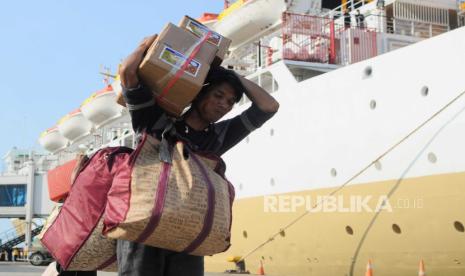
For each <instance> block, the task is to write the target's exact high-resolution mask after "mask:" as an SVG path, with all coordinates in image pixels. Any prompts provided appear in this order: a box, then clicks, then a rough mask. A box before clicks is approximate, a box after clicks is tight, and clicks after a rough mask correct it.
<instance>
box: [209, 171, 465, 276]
mask: <svg viewBox="0 0 465 276" xmlns="http://www.w3.org/2000/svg"><path fill="white" fill-rule="evenodd" d="M464 183H465V173H453V174H444V175H432V176H425V177H417V178H410V179H404V180H401V181H399V180H392V181H383V182H377V183H366V184H358V185H352V186H348V187H346V188H344V189H343V190H341V191H340V192H338V193H337V194H336V195H342V196H343V197H344V199H347V198H348V197H350V196H351V195H357V196H362V197H363V196H371V197H372V198H373V199H375V198H382V197H383V196H385V195H389V194H390V192H393V193H392V195H391V196H390V197H389V200H388V202H389V205H390V207H392V208H391V210H388V209H386V208H384V209H382V210H380V212H379V214H377V212H376V210H373V212H367V211H362V212H358V211H357V210H355V209H354V210H355V211H354V210H352V211H347V210H345V209H344V210H342V211H341V210H339V211H335V212H323V211H321V212H310V213H308V214H307V215H305V216H304V217H303V218H302V219H300V220H298V221H297V222H296V223H295V224H294V225H292V226H290V227H289V228H287V229H285V230H284V231H283V232H282V233H281V235H277V236H276V237H275V238H274V239H271V241H269V242H268V243H266V244H265V245H263V246H262V247H261V248H259V249H257V247H258V246H259V245H260V244H262V243H263V242H266V241H267V240H269V238H270V237H271V236H272V235H273V234H274V233H279V232H280V229H283V227H284V226H285V225H287V224H289V222H291V221H292V220H294V219H296V218H297V217H298V216H300V215H301V214H302V213H303V212H305V210H306V208H305V206H304V207H302V206H300V208H297V209H296V210H295V212H292V210H291V212H270V210H268V212H265V209H264V208H265V207H266V206H264V204H265V205H266V200H268V199H266V198H265V197H254V198H245V199H239V200H237V201H236V202H235V205H234V213H233V215H234V219H233V226H232V233H233V234H232V246H231V248H230V249H229V250H228V251H227V252H225V253H222V254H218V255H215V256H213V257H207V258H206V259H205V260H206V270H207V271H212V272H220V271H225V270H226V269H231V268H233V267H234V265H233V264H231V263H227V261H226V260H227V258H228V257H230V256H243V257H244V256H246V254H247V253H248V252H251V251H252V250H254V249H257V250H256V251H255V252H254V253H252V254H250V255H249V256H247V257H246V258H245V263H246V266H247V269H248V270H250V271H251V272H252V273H255V272H256V271H257V269H258V267H259V264H260V261H262V263H263V266H264V269H265V272H266V275H282V276H303V275H324V276H329V275H365V274H364V273H365V268H366V264H367V262H368V260H371V261H372V263H373V269H374V273H375V275H377V276H383V275H386V276H387V275H390V276H392V275H398V276H403V275H405V276H407V275H418V264H419V262H420V260H424V263H425V266H426V271H427V275H441V276H443V275H446V276H463V275H465V233H464V232H463V224H464V223H465V212H464V208H463V206H464V205H463V202H465V192H464V186H463V185H464ZM396 187H397V188H396ZM332 190H334V189H321V190H310V191H301V192H297V193H289V194H286V195H285V196H286V197H285V198H286V199H288V198H289V197H287V196H291V197H290V198H292V197H299V198H303V197H308V196H311V197H312V198H314V197H316V196H317V195H327V194H329V193H330V192H331V191H332ZM279 196H283V195H279ZM372 203H373V202H372ZM375 203H376V202H375ZM375 205H376V204H375ZM370 206H371V207H376V206H373V204H370ZM285 207H289V206H285ZM385 207H386V205H385ZM287 209H289V208H287ZM287 211H288V210H287ZM370 225H371V226H370Z"/></svg>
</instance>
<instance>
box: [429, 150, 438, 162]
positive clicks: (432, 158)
mask: <svg viewBox="0 0 465 276" xmlns="http://www.w3.org/2000/svg"><path fill="white" fill-rule="evenodd" d="M428 160H429V162H431V163H436V162H437V161H438V158H437V157H436V154H434V153H432V152H430V153H428Z"/></svg>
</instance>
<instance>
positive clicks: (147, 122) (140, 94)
mask: <svg viewBox="0 0 465 276" xmlns="http://www.w3.org/2000/svg"><path fill="white" fill-rule="evenodd" d="M123 96H124V100H125V101H126V107H127V108H128V110H129V114H130V115H131V121H132V128H133V129H134V132H136V133H141V132H143V131H145V130H150V129H151V128H152V127H153V125H155V123H156V122H157V120H158V118H160V117H161V115H163V113H164V111H163V110H162V109H161V108H160V107H159V106H158V105H157V104H156V103H155V99H154V98H153V94H152V92H151V91H150V89H148V88H147V87H145V86H143V85H142V84H139V85H138V86H137V87H135V88H130V89H126V88H124V87H123Z"/></svg>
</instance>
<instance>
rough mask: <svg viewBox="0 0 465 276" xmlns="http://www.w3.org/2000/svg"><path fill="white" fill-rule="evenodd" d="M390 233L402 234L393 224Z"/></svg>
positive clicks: (397, 226)
mask: <svg viewBox="0 0 465 276" xmlns="http://www.w3.org/2000/svg"><path fill="white" fill-rule="evenodd" d="M392 231H394V233H396V234H400V233H402V230H401V229H400V227H399V225H397V224H395V223H394V224H393V225H392Z"/></svg>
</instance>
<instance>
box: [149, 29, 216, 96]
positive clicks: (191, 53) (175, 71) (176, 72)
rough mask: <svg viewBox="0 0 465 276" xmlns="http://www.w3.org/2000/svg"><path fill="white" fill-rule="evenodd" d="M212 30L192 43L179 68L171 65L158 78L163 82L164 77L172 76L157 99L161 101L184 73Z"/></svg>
mask: <svg viewBox="0 0 465 276" xmlns="http://www.w3.org/2000/svg"><path fill="white" fill-rule="evenodd" d="M211 35H212V31H209V32H208V33H207V34H206V35H205V36H203V37H202V38H201V39H199V40H198V41H197V43H195V44H194V45H192V46H191V47H190V48H189V49H188V50H187V51H186V55H187V56H188V58H187V59H186V60H185V61H184V63H183V64H182V65H181V67H180V68H176V67H175V66H173V68H172V69H171V71H170V72H169V73H167V74H166V76H165V77H163V78H162V79H160V80H159V81H158V83H163V82H165V80H166V78H168V77H170V76H173V77H172V78H171V79H170V80H169V81H168V83H167V84H166V86H165V87H164V88H163V90H162V92H161V93H160V95H158V96H157V101H162V100H163V98H164V97H165V96H166V95H167V94H168V93H169V91H170V89H171V88H172V87H173V86H174V85H175V84H176V82H177V81H178V80H179V78H180V77H181V76H182V75H183V74H184V71H185V70H186V68H187V66H188V65H189V64H190V63H191V61H192V60H193V59H194V58H195V57H196V56H197V54H198V52H199V51H200V48H202V45H203V44H205V42H207V41H208V39H209V38H210V37H211Z"/></svg>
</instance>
